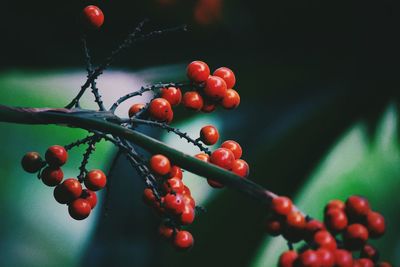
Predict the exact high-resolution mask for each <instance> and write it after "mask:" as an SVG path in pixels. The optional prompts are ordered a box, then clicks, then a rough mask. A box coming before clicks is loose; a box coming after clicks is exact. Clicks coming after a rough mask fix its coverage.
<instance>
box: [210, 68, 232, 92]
mask: <svg viewBox="0 0 400 267" xmlns="http://www.w3.org/2000/svg"><path fill="white" fill-rule="evenodd" d="M213 75H214V76H218V77H220V78H222V79H224V81H225V83H226V87H227V88H228V89H230V88H233V86H235V83H236V77H235V74H234V73H233V71H232V70H231V69H229V68H226V67H221V68H219V69H217V70H216V71H214V73H213Z"/></svg>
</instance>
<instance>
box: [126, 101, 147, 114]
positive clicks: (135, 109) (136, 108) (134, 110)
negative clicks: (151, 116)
mask: <svg viewBox="0 0 400 267" xmlns="http://www.w3.org/2000/svg"><path fill="white" fill-rule="evenodd" d="M145 106H146V105H145V104H141V103H139V104H133V105H132V106H131V107H130V108H129V111H128V115H129V118H132V117H133V116H135V115H136V114H137V113H139V111H141V110H142V109H143V108H144V107H145Z"/></svg>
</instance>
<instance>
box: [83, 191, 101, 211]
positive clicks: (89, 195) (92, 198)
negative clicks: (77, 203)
mask: <svg viewBox="0 0 400 267" xmlns="http://www.w3.org/2000/svg"><path fill="white" fill-rule="evenodd" d="M80 198H82V199H85V200H87V201H88V202H89V204H90V207H91V209H94V208H95V207H96V205H97V195H96V192H94V191H92V190H89V189H84V190H83V191H82V195H81V197H80Z"/></svg>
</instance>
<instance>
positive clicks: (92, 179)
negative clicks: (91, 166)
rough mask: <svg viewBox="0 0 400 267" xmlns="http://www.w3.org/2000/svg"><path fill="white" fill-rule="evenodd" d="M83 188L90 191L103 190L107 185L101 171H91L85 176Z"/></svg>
mask: <svg viewBox="0 0 400 267" xmlns="http://www.w3.org/2000/svg"><path fill="white" fill-rule="evenodd" d="M84 182H85V186H86V188H87V189H90V190H92V191H98V190H100V189H103V188H104V187H105V186H106V183H107V177H106V175H105V174H104V172H102V171H101V170H92V171H90V172H88V173H87V174H86V177H85V180H84Z"/></svg>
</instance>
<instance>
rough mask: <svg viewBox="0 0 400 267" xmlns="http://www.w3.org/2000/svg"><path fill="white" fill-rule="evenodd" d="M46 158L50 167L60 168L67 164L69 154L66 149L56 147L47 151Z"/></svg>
mask: <svg viewBox="0 0 400 267" xmlns="http://www.w3.org/2000/svg"><path fill="white" fill-rule="evenodd" d="M45 158H46V162H47V163H48V164H49V165H50V166H54V167H60V166H62V165H64V164H65V162H67V160H68V153H67V151H66V150H65V148H64V147H62V146H58V145H54V146H51V147H49V148H48V149H47V151H46V155H45Z"/></svg>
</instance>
